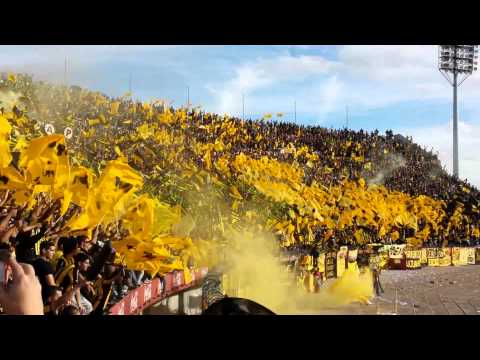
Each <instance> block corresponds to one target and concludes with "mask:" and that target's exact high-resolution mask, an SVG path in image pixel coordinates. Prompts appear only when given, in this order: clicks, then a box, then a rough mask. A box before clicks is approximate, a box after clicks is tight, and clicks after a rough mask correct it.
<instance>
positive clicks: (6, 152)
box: [0, 115, 12, 168]
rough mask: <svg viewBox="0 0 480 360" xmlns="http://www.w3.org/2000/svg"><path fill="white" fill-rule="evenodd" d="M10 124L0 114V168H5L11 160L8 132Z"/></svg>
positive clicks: (10, 128)
mask: <svg viewBox="0 0 480 360" xmlns="http://www.w3.org/2000/svg"><path fill="white" fill-rule="evenodd" d="M11 131H12V126H11V125H10V123H9V122H8V120H7V119H6V118H5V117H4V116H2V115H0V168H6V167H7V166H8V165H10V163H11V162H12V155H11V154H10V142H9V138H10V132H11Z"/></svg>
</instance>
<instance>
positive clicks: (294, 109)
mask: <svg viewBox="0 0 480 360" xmlns="http://www.w3.org/2000/svg"><path fill="white" fill-rule="evenodd" d="M293 113H294V119H295V123H297V102H296V101H294V102H293Z"/></svg>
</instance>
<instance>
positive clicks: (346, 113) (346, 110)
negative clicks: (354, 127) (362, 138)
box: [345, 106, 348, 129]
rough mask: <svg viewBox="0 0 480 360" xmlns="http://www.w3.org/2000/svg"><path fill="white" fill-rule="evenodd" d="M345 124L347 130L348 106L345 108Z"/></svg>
mask: <svg viewBox="0 0 480 360" xmlns="http://www.w3.org/2000/svg"><path fill="white" fill-rule="evenodd" d="M345 124H346V128H347V129H348V106H345Z"/></svg>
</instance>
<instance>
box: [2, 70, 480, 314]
mask: <svg viewBox="0 0 480 360" xmlns="http://www.w3.org/2000/svg"><path fill="white" fill-rule="evenodd" d="M0 91H1V92H2V93H3V96H2V99H3V102H4V103H3V104H0V107H2V108H4V109H5V108H8V106H12V107H13V111H14V112H16V118H17V119H21V121H17V124H16V126H15V133H14V135H12V136H13V140H14V142H16V143H17V145H18V144H19V143H20V142H21V141H22V140H27V141H28V140H31V139H33V138H35V137H38V136H42V135H44V134H45V131H44V126H45V125H46V124H52V125H53V126H54V127H55V130H56V132H57V133H63V130H64V129H65V128H66V127H70V128H71V129H72V132H73V137H72V138H71V139H69V140H68V147H69V149H70V151H69V152H70V154H71V157H72V162H73V163H74V164H77V165H82V166H86V167H88V168H91V169H94V170H96V171H97V172H100V169H101V168H102V167H103V166H104V165H105V164H106V162H107V161H109V160H113V159H115V158H117V157H118V156H119V155H122V156H125V157H126V158H127V159H128V164H129V165H130V166H132V167H133V168H134V169H136V170H137V171H139V172H141V173H142V175H143V177H144V180H145V185H144V187H143V190H142V191H145V192H148V193H150V194H154V195H156V196H158V197H159V198H161V200H162V201H165V202H167V203H169V204H172V205H177V204H181V205H182V207H183V208H184V210H186V212H188V211H189V210H191V208H194V206H193V205H192V203H193V202H195V201H196V203H195V204H196V205H195V206H196V209H197V210H198V209H201V211H198V213H199V214H200V215H198V218H201V216H202V215H203V216H204V217H203V218H202V219H204V221H216V222H217V223H221V226H220V225H218V224H216V225H215V226H210V227H208V226H202V229H201V230H202V231H199V229H195V226H193V228H194V229H193V230H192V231H191V234H197V235H198V234H200V235H201V236H200V237H202V238H203V239H212V238H215V237H216V233H217V232H218V228H219V227H222V228H223V227H224V225H223V220H222V219H220V220H218V213H221V212H222V211H220V210H219V206H215V207H213V209H209V210H208V211H203V209H206V207H205V206H206V205H205V203H208V200H206V201H205V198H202V196H203V195H205V192H204V191H203V190H202V191H201V192H200V191H199V193H201V194H202V195H198V196H195V197H194V199H192V197H191V196H190V197H189V196H187V195H186V194H188V191H187V190H185V188H188V189H190V190H191V189H195V187H194V186H193V185H195V186H198V185H196V184H194V183H193V181H191V179H194V178H195V176H197V178H200V177H201V176H200V175H199V174H202V171H203V172H204V173H206V174H207V175H205V176H204V175H202V176H203V178H202V179H200V180H199V181H201V182H203V183H205V182H212V181H213V182H214V183H216V184H222V186H224V185H225V184H227V185H228V188H230V189H231V188H232V187H235V186H236V187H239V188H240V185H239V184H240V181H238V179H240V175H238V172H237V174H234V167H235V166H236V165H235V161H236V160H238V156H239V155H242V156H244V155H245V156H246V157H247V158H248V159H253V161H255V160H258V161H260V160H262V159H265V158H267V159H270V160H269V161H271V164H273V165H271V166H272V167H273V168H275V167H278V168H281V166H282V164H288V165H289V166H291V168H292V169H294V170H292V171H294V173H295V174H297V173H301V176H302V179H301V182H302V184H306V185H307V186H310V185H312V184H318V185H319V186H321V187H322V188H323V189H327V190H328V189H332V188H335V187H337V188H338V187H340V188H341V187H342V186H344V184H345V181H351V182H358V181H360V180H363V179H365V181H366V183H367V184H368V185H383V186H384V187H385V188H386V189H388V190H389V191H391V192H392V193H394V192H401V193H403V194H408V195H409V196H411V197H412V198H414V197H418V196H420V195H426V196H428V197H430V198H432V199H434V200H439V201H442V204H443V205H442V209H441V211H444V212H445V217H444V218H443V220H442V224H441V225H442V226H443V227H444V228H448V229H450V225H448V224H449V222H451V218H452V217H453V216H454V215H455V214H457V213H458V208H459V207H460V206H461V208H462V216H463V217H462V218H461V219H462V220H458V221H457V223H456V225H455V227H452V229H453V230H450V232H449V233H448V235H447V237H446V238H445V236H444V235H443V234H435V235H434V236H431V237H430V238H429V239H428V241H425V245H428V243H431V242H435V243H436V244H437V245H438V244H441V243H445V242H450V243H452V244H453V243H459V242H465V244H466V243H471V242H473V243H474V242H475V241H478V240H479V234H478V227H479V226H480V212H479V207H480V204H479V200H480V197H479V191H478V189H476V188H475V187H473V186H471V185H470V184H469V183H468V182H467V181H462V180H460V179H457V178H455V177H453V176H450V175H448V174H447V172H446V171H445V169H443V168H442V167H441V164H440V161H439V159H438V156H437V155H435V154H434V153H433V152H432V151H427V150H426V149H423V148H421V147H420V146H418V145H417V144H414V143H413V142H412V140H411V139H408V138H405V137H403V136H401V135H394V134H393V133H392V132H391V131H387V132H386V133H385V135H381V134H379V132H378V131H374V132H366V131H363V130H360V131H353V130H349V129H340V130H333V129H331V130H329V129H325V128H322V127H311V126H301V125H297V124H291V123H284V122H274V121H269V120H265V119H262V120H260V121H258V120H256V121H253V120H242V119H237V118H229V117H227V116H220V115H216V114H211V113H206V112H204V111H201V110H199V109H192V108H190V107H189V108H184V109H177V110H175V109H173V108H172V107H170V106H169V105H167V104H166V103H165V102H162V101H159V102H153V103H150V104H144V103H141V102H138V101H134V100H132V98H131V96H130V95H126V96H124V97H122V98H118V99H113V98H109V97H107V96H105V95H103V94H99V93H96V92H92V91H87V90H84V89H81V88H79V87H76V86H72V87H65V86H57V85H52V84H49V83H44V82H36V81H33V79H32V77H31V76H28V75H17V76H15V78H14V79H11V78H9V76H8V75H6V74H5V75H4V76H3V77H2V80H0ZM6 102H8V104H5V103H6ZM12 154H13V157H14V160H13V163H14V164H15V162H17V161H18V156H19V154H18V152H15V151H12ZM269 166H270V165H269ZM295 169H301V172H296V170H295ZM187 173H193V174H194V175H191V174H190V175H188V174H187ZM186 174H187V175H186ZM227 174H234V175H232V176H228V175H227ZM210 175H211V176H210ZM269 176H270V175H269ZM279 176H280V177H281V175H279ZM211 177H213V180H212V179H211ZM206 178H208V181H207V180H205V179H206ZM272 178H273V176H272ZM185 179H187V180H188V181H187V180H185ZM192 184H193V185H192ZM244 185H245V184H242V189H243V191H242V193H241V194H240V193H239V194H238V196H237V195H235V196H237V198H238V199H242V200H248V201H251V200H252V198H251V194H252V193H253V192H254V191H252V190H251V189H252V186H250V188H249V187H248V186H244ZM250 185H252V184H250ZM224 187H225V186H224ZM236 187H235V189H236ZM257 188H258V187H257ZM202 189H203V188H202ZM327 190H326V191H327ZM236 191H238V190H236ZM222 196H223V195H222ZM2 199H4V200H3V202H2V204H1V205H0V208H1V209H2V216H3V218H2V219H1V221H2V223H1V225H0V231H1V234H0V235H1V236H2V246H4V247H7V248H9V249H10V250H12V251H13V250H15V253H16V256H17V259H22V261H24V262H26V263H31V264H32V265H33V266H34V267H35V269H36V271H38V273H39V274H41V275H40V278H41V281H42V285H44V286H43V287H42V289H43V298H44V301H45V304H46V305H51V304H52V301H54V302H59V303H61V304H63V309H67V310H65V311H73V310H72V308H71V307H69V306H70V305H71V304H72V303H73V304H74V305H75V306H77V308H78V309H79V311H81V312H82V313H94V312H102V311H103V310H104V309H105V303H106V302H109V301H116V300H118V298H119V297H120V296H121V295H122V293H124V292H125V290H126V289H127V288H128V287H130V288H131V287H132V286H135V285H136V284H138V283H139V282H140V281H141V280H142V277H144V276H148V275H147V273H145V274H141V273H136V272H132V271H126V270H125V269H120V268H118V266H117V265H114V264H113V261H112V253H113V250H112V245H111V241H112V240H115V239H114V237H115V236H118V234H117V233H115V231H113V230H112V229H107V228H105V229H102V228H100V227H99V228H98V229H97V230H96V231H95V233H94V234H95V235H94V236H93V237H92V238H91V239H90V238H86V237H78V236H76V237H60V238H55V234H56V232H58V231H59V229H60V228H61V226H62V224H64V223H65V221H66V220H65V219H68V217H69V215H70V216H72V214H71V213H74V212H75V211H76V210H75V207H72V208H71V209H69V212H68V213H67V215H66V216H64V217H62V219H61V220H58V221H57V222H53V223H46V222H45V221H44V220H45V219H46V218H48V217H49V216H50V215H51V214H54V213H55V212H56V211H57V212H58V207H59V205H58V204H53V203H49V204H42V201H40V202H39V203H40V206H39V207H37V208H35V209H33V210H29V211H26V210H25V208H18V207H15V206H13V203H12V198H11V194H10V193H9V192H8V191H6V192H4V194H3V197H2ZM229 201H230V202H231V200H229ZM200 202H203V206H204V207H200V205H198V204H199V203H200ZM271 202H272V201H271V199H270V200H269V203H271ZM278 202H280V201H278ZM216 205H217V204H216ZM257 205H258V204H257ZM232 207H234V208H236V207H238V205H236V204H235V203H233V205H232ZM257 207H258V206H257ZM77 210H78V209H77ZM247 210H248V209H247V208H246V207H245V213H246V214H247V217H250V215H251V212H250V214H248V213H249V211H247ZM288 211H293V212H294V213H295V214H299V213H300V212H301V211H302V210H301V209H299V208H298V207H297V206H296V205H292V204H289V206H284V204H280V205H278V204H277V205H275V207H272V213H275V214H277V213H279V214H285V213H287V212H288ZM245 213H244V214H243V215H245ZM282 216H283V215H282ZM455 216H456V215H455ZM278 217H279V218H280V217H281V216H280V215H278ZM53 218H55V217H53ZM59 218H60V217H57V219H59ZM459 219H460V217H459ZM424 226H425V224H422V220H419V227H418V229H415V230H414V229H413V228H408V227H405V228H398V232H399V233H400V234H401V236H400V237H399V238H394V239H391V238H390V235H389V234H387V235H386V236H379V235H378V229H377V228H372V227H368V226H364V225H361V224H359V222H355V221H354V222H353V223H352V224H350V225H349V226H345V227H341V228H335V229H331V228H327V227H322V226H316V228H315V229H314V231H313V239H314V241H310V242H308V243H305V242H302V241H298V242H297V243H294V244H290V246H289V251H294V252H299V253H309V252H310V251H312V248H316V247H317V246H320V245H321V246H322V247H323V248H326V249H329V248H332V249H335V248H338V247H339V246H341V245H345V244H349V245H351V244H353V245H355V242H356V240H353V242H352V239H355V235H356V234H357V232H358V231H359V230H362V236H363V237H365V238H367V241H363V242H362V245H365V244H366V243H375V242H379V241H381V242H386V243H388V242H405V239H407V238H408V237H409V236H412V233H414V232H415V231H421V230H422V229H423V227H424ZM197 228H198V226H197ZM297 228H298V225H297ZM207 230H208V231H207ZM45 235H48V238H49V241H53V242H49V241H47V242H42V243H41V244H40V249H38V248H37V251H35V245H36V244H38V241H39V240H40V239H41V238H43V237H45ZM296 235H297V234H296ZM192 237H193V235H192ZM280 237H281V236H280ZM37 247H38V246H37ZM137 275H138V276H137ZM42 278H43V279H42ZM110 289H112V290H111V291H110ZM72 294H74V295H73V296H72ZM108 294H112V295H108ZM67 298H68V299H69V300H68V301H65V299H67ZM53 308H54V309H57V310H58V307H56V305H55V306H53ZM57 310H52V311H53V312H55V311H57Z"/></svg>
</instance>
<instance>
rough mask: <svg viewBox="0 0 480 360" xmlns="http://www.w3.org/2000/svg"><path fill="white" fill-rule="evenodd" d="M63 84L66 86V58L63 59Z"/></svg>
mask: <svg viewBox="0 0 480 360" xmlns="http://www.w3.org/2000/svg"><path fill="white" fill-rule="evenodd" d="M63 84H64V85H65V86H67V57H65V69H64V71H63Z"/></svg>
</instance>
